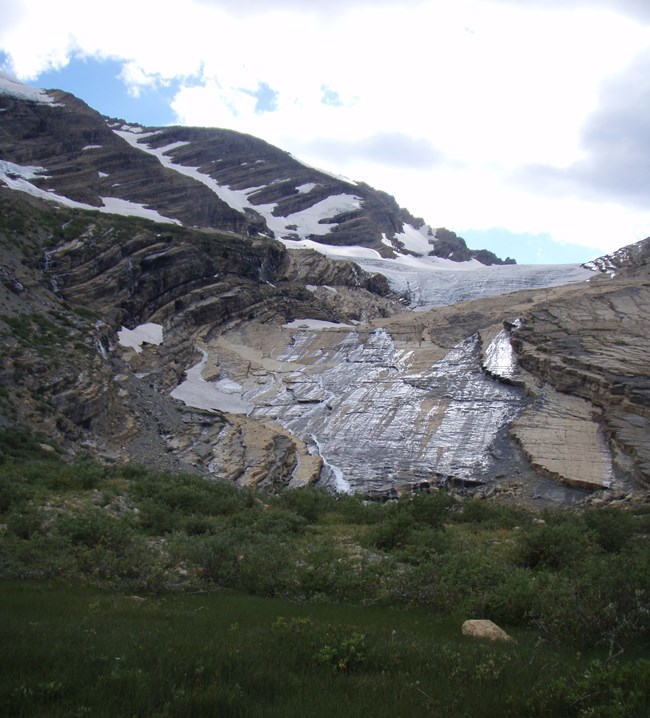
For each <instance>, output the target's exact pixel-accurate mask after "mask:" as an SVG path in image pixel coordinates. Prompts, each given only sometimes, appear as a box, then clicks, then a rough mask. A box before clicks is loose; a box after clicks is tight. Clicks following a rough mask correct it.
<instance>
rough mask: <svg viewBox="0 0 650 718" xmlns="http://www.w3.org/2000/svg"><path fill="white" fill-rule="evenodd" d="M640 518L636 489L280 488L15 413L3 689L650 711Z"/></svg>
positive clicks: (422, 708)
mask: <svg viewBox="0 0 650 718" xmlns="http://www.w3.org/2000/svg"><path fill="white" fill-rule="evenodd" d="M649 532H650V513H648V511H647V508H646V509H645V510H644V508H643V507H638V508H637V509H635V510H628V511H622V510H615V509H600V510H597V511H596V510H590V511H585V512H582V513H577V512H573V511H547V512H544V513H542V514H539V515H534V514H532V513H531V512H529V511H527V510H524V509H521V508H515V507H509V506H505V505H499V504H496V503H490V502H489V501H478V500H472V499H466V500H462V501H461V500H458V499H456V498H454V497H452V496H450V495H448V494H446V493H438V494H431V495H424V494H423V495H419V496H416V497H414V498H412V499H408V500H401V501H398V502H391V503H388V504H379V503H370V502H364V501H363V500H361V499H360V498H358V497H351V496H335V495H332V494H328V493H325V492H323V491H319V490H317V489H313V488H308V489H301V490H296V491H292V492H285V493H283V494H281V495H279V496H276V497H273V496H268V495H263V494H259V493H256V492H253V491H248V490H237V489H235V488H234V487H232V486H230V485H224V484H220V483H212V482H207V481H205V480H204V479H202V478H200V477H197V476H193V475H183V474H180V475H179V474H163V473H157V472H153V471H150V470H148V469H146V468H143V467H140V466H134V465H126V466H104V465H100V464H98V463H97V462H95V461H94V460H93V459H91V458H90V457H87V456H78V457H76V458H75V459H74V460H73V461H69V460H66V458H65V457H64V456H63V455H62V454H61V453H60V452H59V451H58V449H57V447H55V446H51V445H49V444H48V443H47V442H45V441H44V440H43V439H42V438H39V437H36V436H34V435H32V434H30V433H29V432H26V431H22V430H18V429H3V430H0V575H1V576H2V577H3V578H4V583H3V584H0V586H1V590H0V631H1V632H2V633H1V635H2V639H3V641H4V645H8V646H11V647H12V649H11V651H8V652H5V654H4V656H3V658H2V659H1V660H2V662H3V665H2V669H1V670H0V676H1V677H0V713H1V714H2V715H8V716H9V715H16V716H75V715H93V716H118V715H133V716H205V715H219V716H294V715H304V714H308V715H314V716H320V715H331V714H332V713H333V712H334V713H338V714H341V715H342V716H358V715H377V716H389V715H390V716H394V715H408V716H425V715H435V714H437V713H444V715H447V716H533V717H534V716H558V715H561V716H576V717H578V716H579V717H582V716H584V717H586V716H603V717H605V716H607V717H609V716H614V717H616V716H621V717H623V716H625V717H626V718H627V717H628V716H630V717H635V716H639V717H641V716H647V715H648V713H649V712H650V693H649V688H648V687H649V686H650V661H648V660H645V659H644V652H645V653H646V654H647V647H648V638H649V637H650V601H649V596H650V546H649V543H648V534H649ZM466 618H489V619H492V620H494V621H496V622H497V623H499V624H500V625H501V626H502V627H504V628H506V630H508V631H509V632H510V633H511V635H513V636H514V637H515V638H516V639H517V642H516V643H513V644H507V645H492V644H483V643H479V642H475V641H472V640H471V639H463V638H462V637H461V635H460V625H461V623H462V621H463V620H464V619H466Z"/></svg>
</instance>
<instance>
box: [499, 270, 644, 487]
mask: <svg viewBox="0 0 650 718" xmlns="http://www.w3.org/2000/svg"><path fill="white" fill-rule="evenodd" d="M649 306H650V277H649V276H648V273H647V270H646V268H645V267H641V268H639V269H638V270H637V271H635V272H630V273H628V274H627V275H626V276H621V277H617V278H616V279H613V280H612V279H604V278H603V279H601V280H600V281H596V282H592V283H590V284H589V286H588V287H583V288H580V290H577V289H576V290H573V291H572V292H569V293H567V294H565V295H564V296H563V298H562V301H561V302H560V301H551V302H545V303H543V304H541V305H539V306H536V307H534V308H531V309H530V310H529V311H528V312H526V313H525V314H524V315H522V317H521V325H520V326H519V327H518V328H517V329H516V330H515V331H514V332H513V339H512V343H513V346H514V348H515V351H516V353H517V357H518V360H519V363H520V364H521V366H522V367H523V368H524V369H526V370H527V371H528V372H530V374H531V375H533V376H534V377H536V378H537V379H538V380H541V381H542V382H543V383H544V385H545V386H550V387H552V388H553V389H554V390H556V391H557V392H559V393H560V395H561V397H567V396H569V397H573V398H575V399H577V400H578V401H579V402H581V403H580V404H579V405H580V406H582V407H583V409H582V413H583V414H585V413H586V414H590V415H591V416H592V419H594V418H595V420H596V421H597V423H598V426H599V427H600V428H601V431H602V432H604V437H605V438H606V440H607V442H608V443H609V445H610V447H611V448H612V450H613V455H614V463H615V467H614V468H615V469H617V470H618V471H619V472H620V473H621V474H627V475H629V474H632V475H633V476H634V477H635V478H636V479H637V480H639V481H642V482H645V483H647V482H649V481H650V453H649V451H650V449H649V448H648V441H647V437H648V436H649V435H650V434H649V430H650V423H649V422H650V371H649V369H648V362H647V353H648V348H649V337H650V333H649V332H650V314H649V312H648V307H649ZM534 391H536V390H534ZM544 391H546V390H545V389H543V390H542V391H536V395H537V396H538V397H539V401H540V402H541V403H542V404H544V403H545V400H544V396H545V395H544ZM561 397H560V398H561ZM561 400H562V401H563V402H566V401H569V399H566V398H562V399H561ZM573 406H574V407H576V406H578V404H577V403H576V402H575V401H574V403H573ZM542 423H544V420H543V419H542ZM580 423H581V424H582V426H584V425H585V424H584V422H583V421H581V422H580ZM558 443H559V444H560V446H562V445H563V444H562V443H561V442H558ZM596 444H600V445H602V441H601V439H600V437H599V438H598V439H597V441H596ZM596 444H592V449H591V450H590V451H589V454H590V455H591V457H593V456H594V455H595V452H596V451H597V450H596ZM564 446H566V444H564ZM574 448H575V447H571V446H570V445H569V448H568V449H567V451H571V450H573V449H574ZM560 450H562V449H560ZM582 460H583V461H584V462H585V466H588V465H589V463H588V461H587V456H586V455H583V459H582ZM588 473H589V472H588ZM600 478H601V477H600V476H599V474H598V472H592V480H595V481H597V482H598V481H600Z"/></svg>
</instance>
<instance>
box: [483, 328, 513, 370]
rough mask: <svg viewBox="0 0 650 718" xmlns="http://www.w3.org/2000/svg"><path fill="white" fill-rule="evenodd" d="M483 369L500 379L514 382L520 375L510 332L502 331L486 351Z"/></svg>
mask: <svg viewBox="0 0 650 718" xmlns="http://www.w3.org/2000/svg"><path fill="white" fill-rule="evenodd" d="M483 368H484V369H485V371H487V372H488V373H489V374H492V375H493V376H496V377H499V378H500V379H506V380H512V379H514V378H515V377H516V376H517V374H518V373H519V366H518V365H517V359H516V356H515V352H514V350H513V348H512V344H511V343H510V332H508V331H507V330H506V329H502V330H501V331H500V332H499V333H498V334H497V335H496V336H495V337H494V339H493V340H492V341H491V342H490V345H489V346H488V348H487V349H486V350H485V359H484V360H483Z"/></svg>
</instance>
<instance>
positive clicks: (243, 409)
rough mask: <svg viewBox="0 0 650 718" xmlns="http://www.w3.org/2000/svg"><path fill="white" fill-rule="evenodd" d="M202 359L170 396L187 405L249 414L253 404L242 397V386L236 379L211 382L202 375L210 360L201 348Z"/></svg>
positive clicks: (188, 371)
mask: <svg viewBox="0 0 650 718" xmlns="http://www.w3.org/2000/svg"><path fill="white" fill-rule="evenodd" d="M199 352H200V353H201V361H200V362H199V363H198V364H195V365H194V366H193V367H192V368H191V369H188V370H187V372H186V373H185V376H186V379H185V381H184V382H182V383H181V384H179V385H178V386H177V387H176V388H175V389H174V390H173V391H171V392H170V396H171V397H172V398H173V399H178V400H179V401H182V402H183V403H184V404H185V405H186V406H190V407H192V408H194V409H205V410H207V411H224V412H226V413H228V414H249V413H250V412H251V411H252V410H253V404H249V403H248V402H245V401H244V400H243V399H242V398H241V391H242V388H241V386H239V384H237V383H236V382H234V381H231V380H229V379H221V380H220V381H218V382H215V383H211V382H209V381H206V380H205V379H204V378H203V377H202V373H203V369H204V367H205V365H206V363H207V361H208V353H207V352H206V351H204V350H203V349H199Z"/></svg>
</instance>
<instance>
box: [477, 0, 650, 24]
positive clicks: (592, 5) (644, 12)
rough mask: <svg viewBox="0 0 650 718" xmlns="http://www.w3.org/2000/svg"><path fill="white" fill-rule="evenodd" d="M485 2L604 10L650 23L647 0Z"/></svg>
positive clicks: (563, 8)
mask: <svg viewBox="0 0 650 718" xmlns="http://www.w3.org/2000/svg"><path fill="white" fill-rule="evenodd" d="M487 2H502V3H507V4H510V5H519V6H522V7H523V6H526V7H529V8H531V7H540V8H543V9H546V10H564V11H566V10H580V9H583V8H589V9H604V10H611V11H612V12H616V13H619V14H625V15H629V16H630V17H634V18H636V19H637V20H641V21H642V22H649V23H650V4H649V3H648V0H487Z"/></svg>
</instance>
